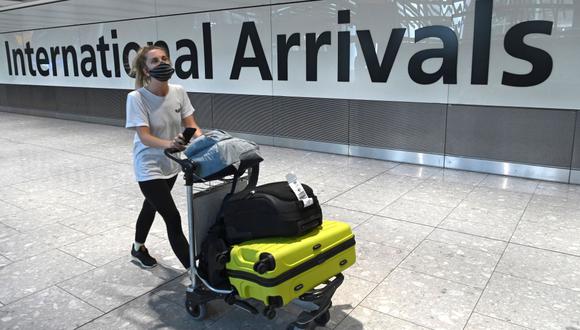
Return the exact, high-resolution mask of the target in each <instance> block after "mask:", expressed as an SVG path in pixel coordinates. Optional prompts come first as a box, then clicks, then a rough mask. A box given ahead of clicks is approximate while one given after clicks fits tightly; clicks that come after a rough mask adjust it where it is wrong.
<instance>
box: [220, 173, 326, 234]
mask: <svg viewBox="0 0 580 330" xmlns="http://www.w3.org/2000/svg"><path fill="white" fill-rule="evenodd" d="M302 186H303V187H304V190H305V191H306V194H307V195H308V197H310V198H312V199H313V204H312V205H310V206H307V207H304V205H303V203H302V201H299V200H298V198H297V197H296V195H295V194H294V192H293V191H292V189H291V188H290V186H289V185H288V182H285V181H283V182H273V183H268V184H265V185H262V186H258V187H255V188H249V189H245V190H242V191H240V192H238V193H236V194H234V195H232V196H231V197H230V198H228V199H226V200H225V201H224V205H223V215H224V218H223V220H224V222H223V223H224V228H225V238H226V241H227V242H228V243H230V244H237V243H241V242H245V241H248V240H253V239H257V238H264V237H292V236H300V235H303V234H305V233H307V232H308V231H310V230H311V229H313V228H316V227H318V226H320V225H321V224H322V210H321V208H320V204H319V203H318V199H317V198H316V196H315V195H314V193H313V192H312V188H310V187H309V186H307V185H305V184H303V185H302Z"/></svg>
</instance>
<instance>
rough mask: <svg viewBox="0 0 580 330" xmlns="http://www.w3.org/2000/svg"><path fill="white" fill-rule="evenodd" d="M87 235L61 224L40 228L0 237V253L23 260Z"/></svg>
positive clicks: (13, 258)
mask: <svg viewBox="0 0 580 330" xmlns="http://www.w3.org/2000/svg"><path fill="white" fill-rule="evenodd" d="M85 237H87V235H85V234H83V233H81V232H78V231H76V230H73V229H70V228H68V227H65V226H63V225H60V224H53V225H48V226H44V227H41V228H38V229H36V230H34V231H31V232H29V233H25V234H18V235H13V236H9V237H6V238H3V239H0V254H2V255H3V256H5V257H7V258H9V259H11V260H14V261H15V260H21V259H24V258H27V257H31V256H35V255H37V254H40V253H43V252H46V251H48V250H51V249H54V248H58V247H61V246H64V245H66V244H69V243H72V242H76V241H79V240H81V239H83V238H85Z"/></svg>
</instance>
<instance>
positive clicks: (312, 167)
mask: <svg viewBox="0 0 580 330" xmlns="http://www.w3.org/2000/svg"><path fill="white" fill-rule="evenodd" d="M0 131H1V132H2V135H1V136H0V150H1V152H0V328H1V329H13V328H18V329H74V328H78V327H80V328H81V329H119V328H124V329H153V328H163V329H166V328H167V329H203V328H210V327H211V328H212V329H259V328H261V329H284V328H285V326H286V325H287V324H288V323H290V322H291V321H293V319H294V318H295V317H296V315H297V314H298V313H299V312H300V308H299V306H297V305H295V304H291V305H289V306H287V307H285V308H284V309H282V310H280V311H279V313H278V317H277V318H276V319H275V320H273V321H268V320H267V319H265V318H264V317H263V316H261V315H258V316H254V315H250V314H248V313H246V312H244V311H242V310H239V309H237V308H235V307H231V306H228V305H226V304H225V303H223V302H219V301H217V302H215V303H212V304H211V305H210V307H209V315H208V318H207V319H206V320H204V321H202V322H199V321H194V320H192V318H191V317H190V316H189V315H188V314H187V312H186V310H185V308H184V307H183V300H184V291H185V287H186V286H187V284H188V279H187V277H186V275H185V272H184V270H183V269H182V268H181V266H180V264H179V262H178V261H177V259H176V258H175V256H174V255H173V253H172V251H171V248H170V246H169V243H168V241H167V237H166V234H165V227H164V224H163V221H162V220H161V219H160V218H158V219H156V221H155V223H154V225H153V229H152V231H151V233H150V236H149V238H148V240H147V243H146V244H147V246H148V248H149V250H150V252H151V254H152V255H153V256H154V257H156V258H157V260H158V261H159V262H160V266H159V267H156V268H154V269H152V270H144V269H141V268H139V267H137V266H136V265H135V264H133V263H131V262H130V261H129V249H130V246H131V243H132V241H133V235H134V222H135V219H136V217H137V212H138V211H139V208H140V205H141V203H142V197H141V193H140V191H139V189H138V186H137V184H136V183H135V182H134V179H133V173H132V166H131V144H132V136H133V133H132V132H131V131H128V130H126V129H123V128H119V127H110V126H103V125H95V124H87V123H78V122H72V121H64V120H56V119H47V118H38V117H30V116H23V115H15V114H7V113H0ZM262 151H263V154H264V156H265V159H266V160H265V162H264V163H263V166H262V170H261V182H262V183H263V182H270V181H280V180H284V177H285V174H286V173H288V172H295V173H296V174H297V175H298V177H299V179H300V180H301V181H302V182H304V183H308V184H309V185H310V186H312V187H313V188H314V191H315V193H317V194H318V196H319V198H320V200H321V201H322V202H323V211H324V216H325V218H327V219H335V220H342V221H345V222H348V223H350V224H351V226H352V227H353V229H354V231H355V235H356V237H357V254H358V260H357V263H356V265H355V266H353V267H352V268H350V269H348V271H346V274H345V275H346V276H345V277H346V280H345V283H344V284H343V286H342V287H340V289H339V291H338V292H337V294H336V296H335V299H334V300H333V304H334V307H333V308H332V313H331V315H332V318H331V321H330V323H329V324H328V328H336V329H363V328H364V329H542V330H543V329H566V330H574V329H580V186H575V185H566V184H558V183H549V182H541V181H534V180H525V179H518V178H506V177H501V176H494V175H486V174H481V173H471V172H462V171H455V170H443V169H440V168H432V167H421V166H415V165H407V164H399V163H392V162H383V161H377V160H368V159H361V158H349V157H345V156H337V155H328V154H322V153H314V152H306V151H298V150H290V149H282V148H274V147H266V146H265V147H262ZM178 180H179V181H178V182H182V180H181V179H178ZM184 192H185V191H184V188H183V187H182V186H181V184H180V185H177V186H176V188H175V189H174V197H175V199H176V201H177V202H178V204H179V207H180V209H181V214H182V218H185V215H186V212H185V205H186V201H185V194H184ZM184 225H185V221H184ZM185 227H186V226H185Z"/></svg>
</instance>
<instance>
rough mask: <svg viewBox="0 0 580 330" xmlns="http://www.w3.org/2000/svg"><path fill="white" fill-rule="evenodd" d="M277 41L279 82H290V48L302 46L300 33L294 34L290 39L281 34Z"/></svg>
mask: <svg viewBox="0 0 580 330" xmlns="http://www.w3.org/2000/svg"><path fill="white" fill-rule="evenodd" d="M276 39H277V41H276V48H277V54H278V55H277V57H278V80H288V53H289V52H290V48H292V47H294V46H300V33H293V34H292V35H290V38H288V39H286V35H285V34H279V35H278V36H277V37H276Z"/></svg>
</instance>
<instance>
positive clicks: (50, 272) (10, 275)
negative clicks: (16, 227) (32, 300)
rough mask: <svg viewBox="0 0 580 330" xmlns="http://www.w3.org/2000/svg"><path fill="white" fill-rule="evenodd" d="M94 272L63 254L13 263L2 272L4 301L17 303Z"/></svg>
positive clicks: (0, 281)
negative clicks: (24, 298) (39, 292)
mask: <svg viewBox="0 0 580 330" xmlns="http://www.w3.org/2000/svg"><path fill="white" fill-rule="evenodd" d="M93 268H94V267H93V266H91V265H89V264H87V263H86V262H83V261H81V260H78V259H76V258H73V257H71V256H69V255H68V254H65V253H63V252H60V251H50V252H47V253H44V254H41V255H37V256H34V257H31V258H28V259H26V260H22V261H18V262H14V263H11V264H9V265H7V266H4V267H2V268H0V283H2V286H0V301H1V302H3V303H10V302H13V301H16V300H18V299H20V298H23V297H26V296H28V295H31V294H33V293H35V292H37V291H40V290H42V289H45V288H47V287H49V286H52V285H54V284H56V283H59V282H61V281H64V280H67V279H69V278H72V277H75V276H77V275H79V274H82V273H85V272H87V271H89V270H91V269H93Z"/></svg>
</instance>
